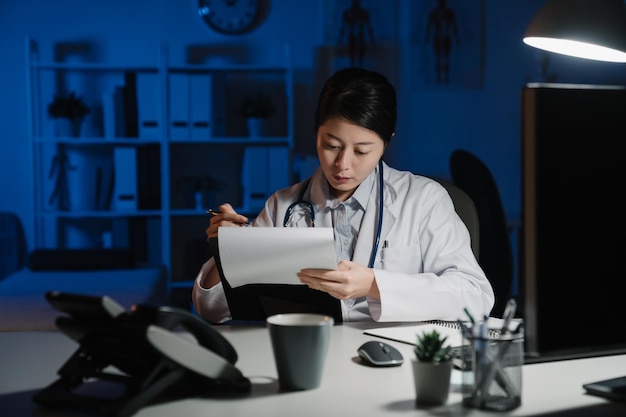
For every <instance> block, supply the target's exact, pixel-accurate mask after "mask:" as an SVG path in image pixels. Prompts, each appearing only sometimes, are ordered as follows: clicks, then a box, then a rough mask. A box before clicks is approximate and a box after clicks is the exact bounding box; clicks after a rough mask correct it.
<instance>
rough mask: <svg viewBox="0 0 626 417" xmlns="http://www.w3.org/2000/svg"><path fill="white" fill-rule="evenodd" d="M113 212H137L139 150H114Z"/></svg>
mask: <svg viewBox="0 0 626 417" xmlns="http://www.w3.org/2000/svg"><path fill="white" fill-rule="evenodd" d="M113 178H114V180H113V201H112V204H111V208H112V209H113V210H137V200H138V199H137V149H136V148H135V147H132V146H118V147H115V148H114V149H113Z"/></svg>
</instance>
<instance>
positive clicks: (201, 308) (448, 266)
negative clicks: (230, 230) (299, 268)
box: [192, 164, 495, 322]
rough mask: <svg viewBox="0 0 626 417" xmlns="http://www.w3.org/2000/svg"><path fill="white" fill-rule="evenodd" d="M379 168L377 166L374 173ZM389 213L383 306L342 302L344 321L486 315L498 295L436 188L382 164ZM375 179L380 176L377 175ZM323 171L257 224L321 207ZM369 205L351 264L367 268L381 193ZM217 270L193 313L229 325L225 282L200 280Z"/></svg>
mask: <svg viewBox="0 0 626 417" xmlns="http://www.w3.org/2000/svg"><path fill="white" fill-rule="evenodd" d="M376 170H378V168H376ZM383 173H384V191H383V194H384V200H383V202H384V213H383V226H382V232H381V237H380V247H379V249H378V253H377V255H376V260H375V263H374V274H375V277H376V283H377V285H378V288H379V290H380V301H379V300H374V299H370V298H366V297H362V298H358V299H353V300H344V301H342V313H343V319H344V321H363V320H375V321H380V322H388V321H421V320H432V319H441V320H457V319H465V318H466V315H465V313H464V311H463V309H464V308H467V309H468V310H469V311H470V312H472V313H473V314H474V315H476V316H477V317H482V315H484V314H489V312H490V311H491V308H492V307H493V304H494V299H495V298H494V293H493V289H492V287H491V284H490V283H489V281H488V280H487V278H486V276H485V274H484V272H483V270H482V268H481V267H480V266H479V265H478V262H477V261H476V258H475V257H474V254H473V252H472V249H471V245H470V236H469V232H468V231H467V228H466V227H465V224H464V223H463V221H462V220H461V219H460V217H459V216H458V215H457V214H456V211H455V209H454V205H453V203H452V200H451V198H450V196H449V194H448V192H447V191H446V189H445V188H444V187H443V186H441V184H439V183H438V182H436V181H434V180H432V179H430V178H427V177H423V176H419V175H414V174H412V173H410V172H406V171H398V170H396V169H393V168H390V167H389V166H387V165H386V164H384V169H383ZM375 175H376V178H378V175H377V174H375ZM322 181H326V179H325V178H324V175H323V173H322V171H321V170H320V169H318V170H317V171H316V172H315V173H314V175H313V177H312V180H311V183H310V187H309V188H307V189H306V190H304V191H303V188H304V187H306V186H307V183H306V182H301V183H298V184H295V185H293V186H291V187H289V188H285V189H282V190H279V191H277V192H275V193H274V194H273V195H272V196H271V197H270V198H269V199H268V200H267V202H266V203H265V208H264V209H263V211H262V212H261V213H260V214H259V216H258V217H257V218H256V219H255V220H254V222H253V226H265V227H272V226H278V227H282V225H283V219H284V214H285V211H286V210H287V207H288V206H289V205H290V204H291V203H292V202H294V201H296V200H297V199H298V198H299V197H300V196H303V198H304V199H305V200H307V201H315V202H316V201H320V200H319V196H320V194H319V193H321V192H322V191H321V187H322V185H321V184H322ZM374 188H375V190H376V191H375V192H372V193H371V195H370V198H369V201H368V203H367V207H366V210H365V214H364V216H363V221H362V224H363V225H364V226H363V227H362V228H361V230H360V231H359V234H358V239H357V243H356V247H355V249H354V255H353V258H352V260H353V261H354V262H357V263H360V264H362V265H368V263H369V259H370V256H371V253H372V248H373V242H374V238H375V234H376V229H377V227H376V225H377V223H378V214H377V212H378V204H379V203H378V201H379V200H378V198H379V196H378V195H379V187H378V180H376V185H375V187H374ZM315 225H316V226H317V227H332V219H331V214H330V211H329V210H322V211H321V212H317V211H316V218H315ZM214 267H215V263H214V261H213V259H210V260H209V261H207V262H206V263H205V264H204V265H203V267H202V269H201V271H200V273H199V274H198V277H197V279H196V281H195V283H194V288H193V296H192V297H193V302H194V305H195V307H196V310H197V311H198V312H199V313H200V314H201V315H202V316H204V317H206V318H207V319H208V320H210V321H213V322H221V321H224V320H228V319H229V318H230V316H229V310H228V305H227V303H226V299H225V296H224V291H223V288H222V286H221V284H218V285H216V286H215V287H213V288H211V289H205V288H202V287H201V286H200V285H199V282H201V281H200V280H201V278H202V276H203V274H205V273H207V272H208V271H209V270H210V269H211V268H214Z"/></svg>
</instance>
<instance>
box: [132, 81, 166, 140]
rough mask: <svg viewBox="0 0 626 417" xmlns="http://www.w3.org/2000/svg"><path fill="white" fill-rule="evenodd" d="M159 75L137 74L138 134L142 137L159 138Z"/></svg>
mask: <svg viewBox="0 0 626 417" xmlns="http://www.w3.org/2000/svg"><path fill="white" fill-rule="evenodd" d="M160 101H161V100H160V96H159V75H158V74H154V73H139V74H137V116H138V124H137V127H138V136H139V137H140V138H142V139H158V138H159V120H160V119H161V118H160V115H159V109H160V105H159V103H160Z"/></svg>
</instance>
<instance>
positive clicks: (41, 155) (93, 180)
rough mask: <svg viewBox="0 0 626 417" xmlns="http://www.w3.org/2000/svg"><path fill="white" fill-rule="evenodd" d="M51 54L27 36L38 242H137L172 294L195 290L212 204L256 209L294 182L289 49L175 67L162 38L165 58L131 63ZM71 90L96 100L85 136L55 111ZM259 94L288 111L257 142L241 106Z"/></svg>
mask: <svg viewBox="0 0 626 417" xmlns="http://www.w3.org/2000/svg"><path fill="white" fill-rule="evenodd" d="M56 46H57V45H55V46H54V47H55V48H56ZM51 48H52V47H51ZM47 49H48V48H41V47H40V45H39V44H38V42H37V41H35V40H33V39H31V38H28V39H27V41H26V50H27V69H28V83H27V88H28V91H27V97H28V103H29V109H30V114H29V133H28V134H29V137H30V142H31V145H32V158H33V171H34V172H33V184H32V186H33V191H34V205H35V207H34V213H35V215H34V217H35V218H34V225H35V229H34V230H35V234H34V247H35V248H107V247H126V248H132V249H133V250H134V251H135V255H136V258H137V261H138V262H139V263H141V264H147V265H150V264H163V265H165V266H166V267H167V270H168V272H169V274H168V275H169V279H168V289H169V290H170V292H171V291H172V290H174V289H177V288H182V289H188V288H190V287H191V285H192V282H193V279H194V278H195V275H196V273H197V271H198V270H199V267H200V265H201V263H202V262H203V261H204V260H206V257H207V256H208V247H207V245H206V242H205V236H204V230H205V229H206V227H207V226H208V217H207V215H206V214H205V211H206V209H207V208H209V207H215V206H216V205H217V204H219V203H221V202H223V201H228V202H230V203H231V204H233V205H234V206H235V208H236V210H237V211H239V212H241V213H244V214H246V215H249V216H254V215H256V214H257V213H258V212H259V211H260V209H261V208H262V204H263V202H264V200H265V198H267V196H268V195H269V193H270V192H271V191H273V190H275V189H277V188H281V187H284V186H287V185H289V184H290V183H291V172H292V170H291V165H292V164H291V153H292V148H293V73H292V68H291V64H290V62H289V61H290V59H289V53H288V50H286V51H285V54H284V55H285V59H284V62H281V63H279V64H278V65H265V64H263V65H259V64H256V63H250V64H240V63H236V64H235V63H228V62H222V61H220V60H215V62H216V63H215V64H211V63H202V62H201V63H185V62H183V63H173V62H171V61H173V60H171V59H170V50H169V46H168V45H167V44H161V45H156V46H155V50H156V51H157V53H155V54H154V55H155V56H156V57H157V58H156V59H155V60H154V62H148V63H147V64H144V63H140V64H132V65H128V64H126V63H123V64H118V63H115V62H101V61H99V60H98V57H95V58H94V57H93V56H90V55H85V56H83V57H80V56H78V57H76V56H73V55H72V54H66V56H64V57H61V58H59V54H58V51H56V50H55V51H48V50H47ZM60 91H73V92H75V93H76V94H77V95H78V96H80V97H82V98H83V99H84V100H85V101H86V102H87V104H88V105H89V106H90V113H89V114H88V116H87V117H86V118H85V120H84V122H83V123H82V125H81V129H80V134H79V136H78V137H68V136H63V135H59V134H58V132H56V129H55V120H53V119H52V118H51V117H50V116H49V115H48V113H47V106H48V104H49V102H50V101H51V100H52V98H53V97H54V95H55V94H56V93H57V92H60ZM258 92H263V93H265V94H268V95H269V96H270V97H271V98H272V100H273V102H274V104H275V106H276V110H277V111H276V114H275V115H274V116H273V117H272V118H271V119H270V120H269V126H268V128H267V131H266V133H265V134H264V136H261V137H250V136H249V135H248V132H247V128H246V123H245V119H244V118H243V116H242V115H241V114H240V112H239V107H240V106H241V103H242V102H243V100H244V99H245V97H246V96H247V95H250V94H257V93H258Z"/></svg>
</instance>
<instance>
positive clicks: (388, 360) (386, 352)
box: [357, 340, 404, 366]
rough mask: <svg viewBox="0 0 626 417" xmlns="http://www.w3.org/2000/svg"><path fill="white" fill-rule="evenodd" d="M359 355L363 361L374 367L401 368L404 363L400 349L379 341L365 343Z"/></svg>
mask: <svg viewBox="0 0 626 417" xmlns="http://www.w3.org/2000/svg"><path fill="white" fill-rule="evenodd" d="M357 353H358V354H359V357H360V358H361V359H362V360H363V361H365V362H366V363H367V364H369V365H372V366H400V365H402V364H403V363H404V358H403V357H402V354H401V353H400V351H399V350H398V349H396V348H395V347H393V346H391V345H389V344H387V343H385V342H380V341H378V340H370V341H369V342H365V343H363V344H362V345H361V346H360V347H359V349H358V350H357Z"/></svg>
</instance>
